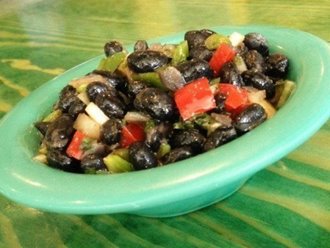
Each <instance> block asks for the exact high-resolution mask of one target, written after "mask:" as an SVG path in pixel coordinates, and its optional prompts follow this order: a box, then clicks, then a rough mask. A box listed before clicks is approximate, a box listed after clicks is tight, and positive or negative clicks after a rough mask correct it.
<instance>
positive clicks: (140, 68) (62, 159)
mask: <svg viewBox="0 0 330 248" xmlns="http://www.w3.org/2000/svg"><path fill="white" fill-rule="evenodd" d="M104 52H105V57H104V58H103V59H102V60H101V61H100V64H99V66H98V68H96V69H95V70H94V71H92V72H90V73H88V74H87V75H85V76H83V77H82V78H78V79H74V80H72V81H70V82H68V84H67V86H65V87H64V88H63V89H62V91H61V92H60V94H59V99H58V101H57V102H56V103H55V104H54V106H53V110H52V112H51V113H50V114H49V115H48V116H46V117H45V118H44V119H43V120H41V121H38V122H36V123H35V127H36V128H37V129H38V131H39V132H40V133H41V136H42V139H41V145H40V148H39V150H38V154H37V155H36V156H35V159H36V160H37V161H40V162H42V163H45V164H48V165H49V166H51V167H54V168H58V169H61V170H64V171H69V172H76V173H88V174H100V173H109V174H112V173H120V172H127V171H134V170H144V169H149V168H154V167H158V166H164V165H167V164H170V163H173V162H176V161H179V160H183V159H186V158H190V157H193V156H196V155H198V154H200V153H203V152H206V151H209V150H211V149H214V148H216V147H219V146H221V145H223V144H226V143H228V142H230V141H232V140H234V139H236V138H238V137H240V136H241V135H244V134H245V133H247V132H249V131H250V130H252V129H254V128H256V127H257V126H259V125H260V124H261V123H263V122H264V121H265V120H267V119H269V118H271V117H272V116H273V115H274V114H275V113H276V111H277V109H278V108H280V107H281V106H282V105H283V104H284V103H285V101H286V99H287V98H288V97H289V96H290V94H291V92H292V91H293V89H294V87H295V84H294V83H293V82H292V81H290V80H287V79H286V77H287V73H288V68H289V60H288V58H287V57H286V56H285V55H284V54H280V53H271V52H270V50H269V46H268V43H267V40H266V38H265V37H264V36H263V35H262V34H260V33H255V32H251V33H248V34H245V35H243V34H240V33H237V32H234V33H232V34H231V35H229V36H226V35H222V34H219V33H216V32H214V31H212V30H208V29H202V30H192V31H188V32H186V33H185V35H184V40H183V41H181V42H180V43H178V44H148V43H147V42H146V41H145V40H138V41H137V42H136V43H135V45H134V51H133V52H130V53H129V52H127V51H126V50H125V49H124V48H123V46H122V44H121V43H120V42H118V41H110V42H107V43H106V44H105V46H104Z"/></svg>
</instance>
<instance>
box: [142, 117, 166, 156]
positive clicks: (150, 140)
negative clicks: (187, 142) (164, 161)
mask: <svg viewBox="0 0 330 248" xmlns="http://www.w3.org/2000/svg"><path fill="white" fill-rule="evenodd" d="M171 131H172V125H171V124H170V123H167V122H161V123H159V124H158V125H156V126H154V127H151V128H149V129H147V131H146V141H145V142H146V144H147V145H148V146H149V147H150V148H151V149H152V150H153V151H155V152H156V151H158V149H159V147H160V145H161V142H162V141H163V140H165V139H167V138H168V137H169V135H170V133H171Z"/></svg>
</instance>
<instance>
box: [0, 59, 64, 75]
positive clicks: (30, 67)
mask: <svg viewBox="0 0 330 248" xmlns="http://www.w3.org/2000/svg"><path fill="white" fill-rule="evenodd" d="M1 62H3V63H8V64H9V65H10V66H11V67H12V68H15V69H19V70H27V71H40V72H44V73H47V74H51V75H58V74H61V73H63V72H64V71H65V70H64V69H62V68H55V69H44V68H41V67H39V66H37V65H34V64H32V63H31V61H30V60H27V59H2V60H1Z"/></svg>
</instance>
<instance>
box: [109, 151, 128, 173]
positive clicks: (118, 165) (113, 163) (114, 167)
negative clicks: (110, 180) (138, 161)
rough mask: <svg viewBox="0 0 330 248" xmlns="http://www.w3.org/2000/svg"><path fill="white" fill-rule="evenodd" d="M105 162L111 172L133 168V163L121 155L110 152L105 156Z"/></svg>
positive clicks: (126, 170)
mask: <svg viewBox="0 0 330 248" xmlns="http://www.w3.org/2000/svg"><path fill="white" fill-rule="evenodd" d="M103 162H104V164H105V166H106V167H107V168H108V170H109V172H110V173H121V172H128V171H132V170H133V165H132V164H131V163H130V162H128V161H127V160H125V159H123V158H122V157H120V156H119V155H115V154H109V155H108V156H106V157H105V158H103Z"/></svg>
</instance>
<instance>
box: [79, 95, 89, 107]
mask: <svg viewBox="0 0 330 248" xmlns="http://www.w3.org/2000/svg"><path fill="white" fill-rule="evenodd" d="M77 97H78V98H79V99H80V101H82V102H83V103H85V104H86V105H88V104H89V103H90V101H89V98H88V96H87V93H86V92H81V93H79V94H78V95H77Z"/></svg>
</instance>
